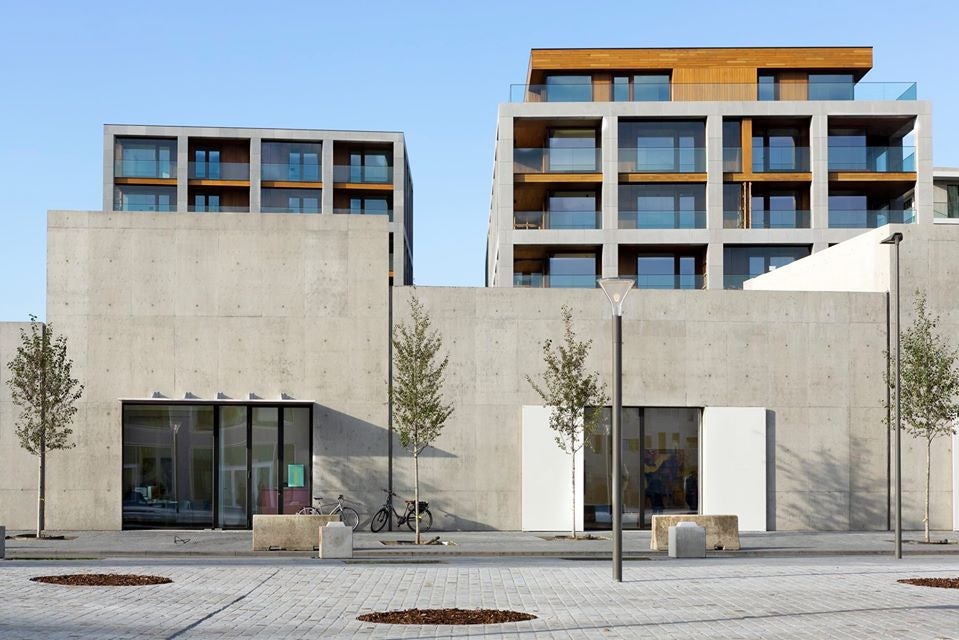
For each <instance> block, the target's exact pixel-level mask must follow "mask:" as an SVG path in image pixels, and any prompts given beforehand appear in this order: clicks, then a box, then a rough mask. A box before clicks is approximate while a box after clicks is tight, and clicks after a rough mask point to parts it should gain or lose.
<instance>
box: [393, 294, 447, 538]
mask: <svg viewBox="0 0 959 640" xmlns="http://www.w3.org/2000/svg"><path fill="white" fill-rule="evenodd" d="M442 348H443V339H442V338H441V337H440V335H439V333H438V332H437V331H435V330H433V329H431V324H430V318H429V315H428V314H427V313H426V311H425V310H424V309H423V305H422V304H421V303H420V301H419V299H417V297H416V295H415V294H414V295H413V296H411V297H410V323H409V324H406V323H402V322H401V323H400V324H398V325H397V326H396V327H394V329H393V381H392V384H391V385H390V397H391V399H392V401H393V424H394V426H395V428H396V432H397V434H398V435H399V437H400V444H401V445H403V448H405V449H406V450H407V451H409V452H410V455H412V456H413V501H414V503H413V504H414V513H415V516H416V544H420V543H421V540H420V467H419V457H420V454H421V453H423V450H424V449H426V447H428V446H430V445H431V444H433V441H434V440H436V438H437V437H439V435H440V433H441V432H442V430H443V427H444V426H445V424H446V421H447V420H448V419H449V417H450V416H451V415H452V414H453V405H452V404H447V403H446V402H444V400H443V386H444V384H445V382H446V366H447V364H448V363H449V356H443V357H442V359H440V349H442Z"/></svg>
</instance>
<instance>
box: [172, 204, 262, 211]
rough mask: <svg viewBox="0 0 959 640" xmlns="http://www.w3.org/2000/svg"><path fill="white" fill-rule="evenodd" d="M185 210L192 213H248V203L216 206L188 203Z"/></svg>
mask: <svg viewBox="0 0 959 640" xmlns="http://www.w3.org/2000/svg"><path fill="white" fill-rule="evenodd" d="M187 211H190V212H192V213H249V212H250V207H249V205H247V206H244V207H239V206H232V205H231V206H222V205H221V206H217V205H206V206H202V205H193V204H191V205H189V206H188V207H187Z"/></svg>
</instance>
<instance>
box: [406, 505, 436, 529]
mask: <svg viewBox="0 0 959 640" xmlns="http://www.w3.org/2000/svg"><path fill="white" fill-rule="evenodd" d="M407 514H408V515H409V517H408V518H407V519H406V526H407V527H409V528H410V531H416V514H415V513H413V511H412V510H410V511H409V512H407ZM432 526H433V514H432V513H430V510H429V509H423V510H422V511H420V531H421V532H423V531H429V530H430V527H432Z"/></svg>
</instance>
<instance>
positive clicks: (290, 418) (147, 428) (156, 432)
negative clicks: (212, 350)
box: [123, 403, 312, 528]
mask: <svg viewBox="0 0 959 640" xmlns="http://www.w3.org/2000/svg"><path fill="white" fill-rule="evenodd" d="M311 422H312V416H311V409H310V407H309V406H293V405H275V406H264V405H238V404H218V405H208V404H207V405H204V404H186V403H182V404H181V403H149V404H139V403H126V404H124V406H123V526H124V528H144V527H149V528H157V527H201V528H210V527H214V526H215V527H248V526H249V525H250V522H251V518H252V516H253V515H255V514H259V513H266V514H269V513H296V512H297V511H298V510H299V509H301V508H303V507H305V506H307V505H309V504H310V496H311V493H310V485H311V483H310V478H311V473H312V471H311V466H312V462H311V461H312V445H311V437H312V435H311V433H312V429H311Z"/></svg>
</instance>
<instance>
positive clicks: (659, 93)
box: [633, 75, 669, 102]
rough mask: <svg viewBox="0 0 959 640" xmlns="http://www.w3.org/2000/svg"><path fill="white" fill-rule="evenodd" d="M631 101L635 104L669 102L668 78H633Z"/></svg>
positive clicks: (658, 76) (645, 76) (661, 76)
mask: <svg viewBox="0 0 959 640" xmlns="http://www.w3.org/2000/svg"><path fill="white" fill-rule="evenodd" d="M633 100H635V101H636V102H669V76H668V75H642V76H633Z"/></svg>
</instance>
